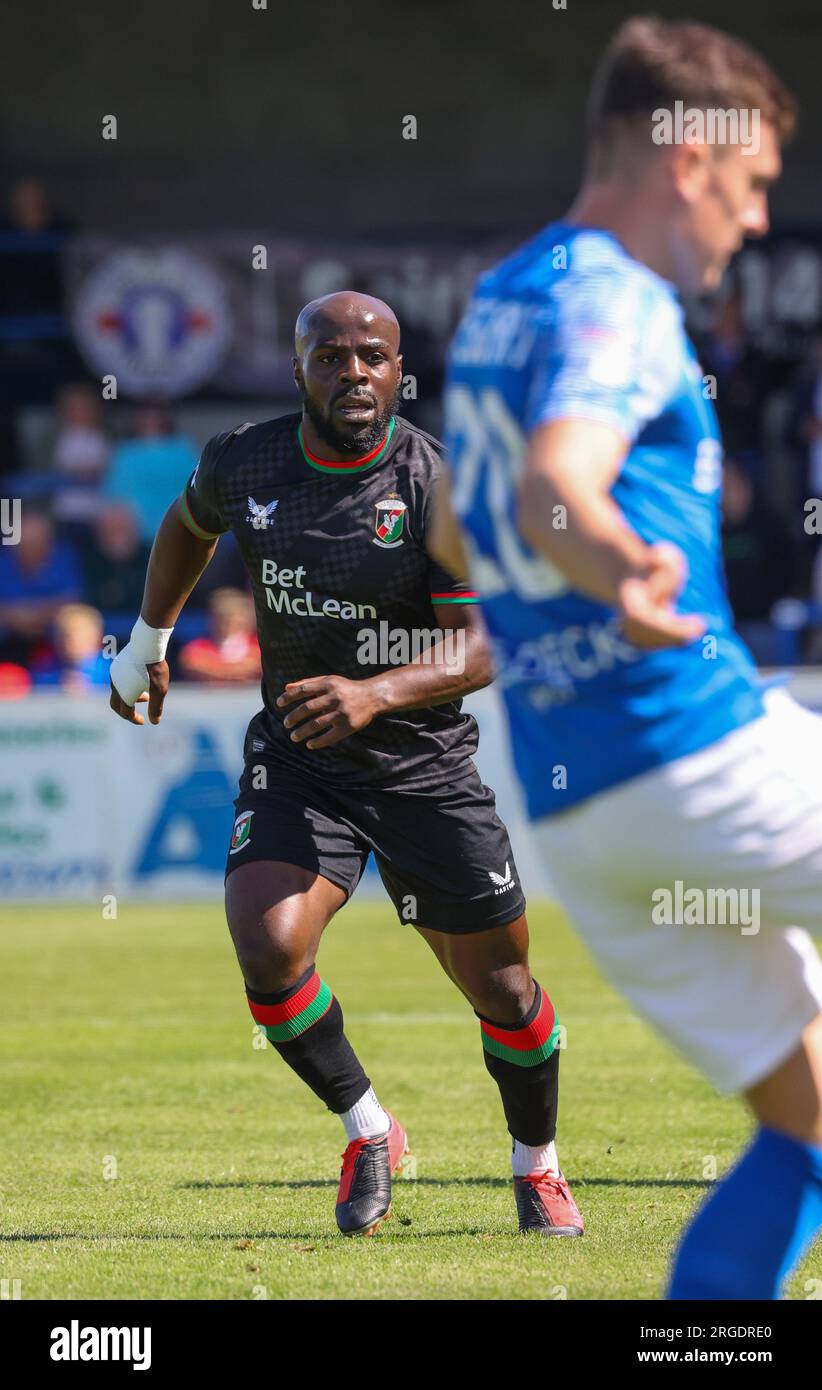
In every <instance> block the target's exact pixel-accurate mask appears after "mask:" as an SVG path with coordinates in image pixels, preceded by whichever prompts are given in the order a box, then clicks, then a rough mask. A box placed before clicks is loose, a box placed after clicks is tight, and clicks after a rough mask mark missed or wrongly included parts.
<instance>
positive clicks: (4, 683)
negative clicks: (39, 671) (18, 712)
mask: <svg viewBox="0 0 822 1390" xmlns="http://www.w3.org/2000/svg"><path fill="white" fill-rule="evenodd" d="M30 690H31V675H30V674H29V672H28V671H27V670H26V668H25V666H18V665H17V664H16V663H15V662H13V661H0V700H21V699H22V698H23V696H24V695H28V693H29V691H30Z"/></svg>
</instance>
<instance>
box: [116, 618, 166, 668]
mask: <svg viewBox="0 0 822 1390" xmlns="http://www.w3.org/2000/svg"><path fill="white" fill-rule="evenodd" d="M173 631H174V628H173V627H149V625H148V623H144V622H143V620H142V618H138V619H137V621H136V623H135V624H134V627H133V628H132V629H131V636H130V638H129V639H128V645H129V647H130V648H131V650H132V653H133V655H134V656H135V657H136V658H137V659H138V660H140V661H144V662H145V663H146V664H147V665H151V662H152V661H165V659H166V648H167V647H168V641H169V638H170V637H171V634H172V632H173ZM123 650H125V648H124V649H123Z"/></svg>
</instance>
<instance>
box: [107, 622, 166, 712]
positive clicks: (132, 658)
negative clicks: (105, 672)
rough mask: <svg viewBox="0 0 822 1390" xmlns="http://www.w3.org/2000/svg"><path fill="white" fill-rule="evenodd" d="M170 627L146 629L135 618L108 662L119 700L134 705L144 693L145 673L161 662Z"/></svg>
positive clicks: (144, 625)
mask: <svg viewBox="0 0 822 1390" xmlns="http://www.w3.org/2000/svg"><path fill="white" fill-rule="evenodd" d="M173 631H174V628H173V627H149V625H148V623H144V622H143V620H142V618H138V619H137V621H136V623H135V624H134V627H133V628H132V629H131V637H130V638H129V640H128V642H127V643H126V645H125V646H124V647H123V650H122V651H121V652H118V654H117V656H115V658H114V660H113V661H112V663H111V671H110V673H109V674H110V676H111V683H112V685H113V686H114V689H115V690H116V691H117V694H118V695H119V696H120V699H121V700H123V701H124V702H125V704H127V705H135V704H136V703H137V701H138V700H139V698H140V696H141V695H142V693H143V691H144V690H148V686H149V680H148V670H147V669H146V668H147V667H148V666H150V665H151V664H152V663H153V662H155V661H165V655H166V648H167V647H168V641H169V638H170V637H171V634H172V632H173Z"/></svg>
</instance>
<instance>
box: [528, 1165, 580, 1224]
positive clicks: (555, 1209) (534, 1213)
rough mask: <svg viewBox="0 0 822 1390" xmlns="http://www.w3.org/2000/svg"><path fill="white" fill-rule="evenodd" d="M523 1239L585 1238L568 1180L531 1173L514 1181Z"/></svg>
mask: <svg viewBox="0 0 822 1390" xmlns="http://www.w3.org/2000/svg"><path fill="white" fill-rule="evenodd" d="M514 1196H515V1197H516V1199H517V1215H518V1216H519V1231H520V1235H523V1236H524V1235H528V1234H529V1233H530V1232H531V1231H537V1232H538V1233H539V1234H540V1235H543V1236H581V1235H582V1233H583V1231H584V1229H585V1227H584V1226H583V1224H582V1217H581V1216H580V1214H579V1210H578V1208H577V1204H576V1202H575V1201H574V1199H573V1197H572V1196H571V1189H570V1188H569V1186H568V1184H567V1182H566V1181H565V1179H564V1177H563V1176H562V1174H561V1173H560V1175H559V1177H554V1175H553V1174H552V1173H528V1175H527V1176H526V1177H524V1178H514Z"/></svg>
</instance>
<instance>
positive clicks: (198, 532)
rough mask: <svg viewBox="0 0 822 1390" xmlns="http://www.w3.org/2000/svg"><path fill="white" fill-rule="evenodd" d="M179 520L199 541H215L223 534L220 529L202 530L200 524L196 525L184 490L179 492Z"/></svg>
mask: <svg viewBox="0 0 822 1390" xmlns="http://www.w3.org/2000/svg"><path fill="white" fill-rule="evenodd" d="M180 520H181V521H182V523H183V525H184V526H187V527H188V529H189V531H193V533H194V535H195V536H197V538H198V539H199V540H201V541H216V540H217V539H218V538H219V537H220V536H221V535H222V534H223V533H222V531H204V530H203V528H202V526H198V524H197V522H196V521H195V520H194V517H193V516H192V515H191V511H190V509H189V505H188V502H187V500H186V495H185V493H184V492H183V493H181V494H180Z"/></svg>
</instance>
